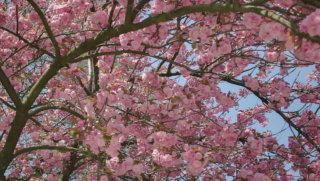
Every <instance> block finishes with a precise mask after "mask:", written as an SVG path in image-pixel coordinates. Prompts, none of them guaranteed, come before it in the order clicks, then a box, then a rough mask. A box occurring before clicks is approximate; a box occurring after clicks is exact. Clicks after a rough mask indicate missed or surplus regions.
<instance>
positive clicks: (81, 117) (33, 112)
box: [29, 105, 85, 119]
mask: <svg viewBox="0 0 320 181" xmlns="http://www.w3.org/2000/svg"><path fill="white" fill-rule="evenodd" d="M50 109H59V110H62V111H65V112H68V113H70V114H72V115H73V116H76V117H78V118H80V119H85V117H84V116H83V115H81V114H79V113H77V112H76V111H74V110H72V109H69V108H67V107H63V106H57V105H46V106H41V107H38V108H37V109H35V110H33V111H32V112H30V113H29V116H30V117H32V116H35V115H36V114H38V113H40V112H42V111H45V110H50Z"/></svg>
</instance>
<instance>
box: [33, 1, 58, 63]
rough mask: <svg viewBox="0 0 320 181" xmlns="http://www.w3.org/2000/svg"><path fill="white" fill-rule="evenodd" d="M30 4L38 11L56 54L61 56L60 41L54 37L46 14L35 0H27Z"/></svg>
mask: <svg viewBox="0 0 320 181" xmlns="http://www.w3.org/2000/svg"><path fill="white" fill-rule="evenodd" d="M27 1H28V2H29V3H30V5H31V6H32V7H33V9H34V10H35V11H36V12H37V14H38V15H39V17H40V19H41V21H42V23H43V26H44V28H45V29H46V32H47V34H48V36H49V38H50V40H51V42H52V44H53V46H54V49H55V53H56V56H58V57H60V49H59V45H58V42H57V40H56V39H55V38H54V35H53V33H52V30H51V28H50V26H49V24H48V21H47V19H46V17H45V15H44V14H43V13H42V11H41V9H40V7H39V6H38V5H37V4H36V3H35V2H34V1H33V0H27Z"/></svg>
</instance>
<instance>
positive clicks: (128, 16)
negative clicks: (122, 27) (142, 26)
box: [124, 0, 134, 24]
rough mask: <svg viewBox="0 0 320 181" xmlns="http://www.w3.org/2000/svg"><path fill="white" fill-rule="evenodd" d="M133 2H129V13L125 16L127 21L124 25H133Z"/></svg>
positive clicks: (131, 0)
mask: <svg viewBox="0 0 320 181" xmlns="http://www.w3.org/2000/svg"><path fill="white" fill-rule="evenodd" d="M133 3H134V1H133V0H128V1H127V11H126V15H125V21H124V24H130V23H132V21H133V19H134V17H133V11H132V10H133Z"/></svg>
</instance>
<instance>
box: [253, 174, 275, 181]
mask: <svg viewBox="0 0 320 181" xmlns="http://www.w3.org/2000/svg"><path fill="white" fill-rule="evenodd" d="M252 180H259V181H271V179H270V178H269V177H268V176H267V175H265V174H263V173H255V174H254V175H253V178H252Z"/></svg>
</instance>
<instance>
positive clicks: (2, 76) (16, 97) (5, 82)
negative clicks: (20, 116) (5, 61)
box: [0, 68, 22, 109]
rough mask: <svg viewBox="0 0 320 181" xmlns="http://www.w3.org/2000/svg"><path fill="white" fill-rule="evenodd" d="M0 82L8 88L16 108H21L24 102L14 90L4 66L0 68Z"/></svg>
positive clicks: (7, 90)
mask: <svg viewBox="0 0 320 181" xmlns="http://www.w3.org/2000/svg"><path fill="white" fill-rule="evenodd" d="M0 82H1V84H2V86H3V87H4V89H5V90H6V92H7V93H8V95H9V97H10V99H11V100H12V102H13V103H14V105H15V106H16V108H17V109H19V108H21V105H22V103H21V100H20V97H19V95H18V94H17V92H16V91H15V90H14V88H13V86H12V84H11V83H10V80H9V78H8V77H7V76H6V74H5V73H4V71H3V70H2V68H0Z"/></svg>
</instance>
